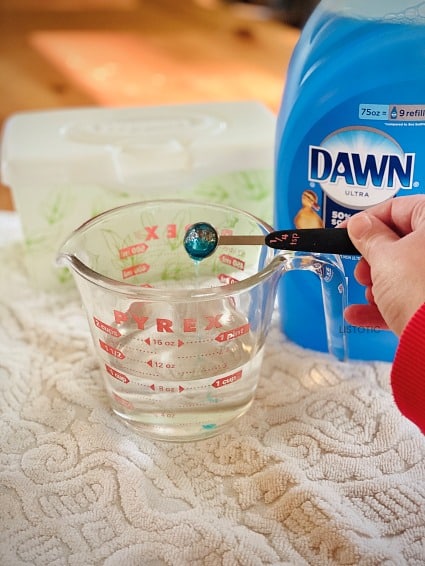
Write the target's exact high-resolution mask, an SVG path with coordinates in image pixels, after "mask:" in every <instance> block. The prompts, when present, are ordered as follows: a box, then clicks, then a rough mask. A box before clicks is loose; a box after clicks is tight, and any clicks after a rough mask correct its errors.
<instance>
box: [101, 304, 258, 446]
mask: <svg viewBox="0 0 425 566" xmlns="http://www.w3.org/2000/svg"><path fill="white" fill-rule="evenodd" d="M220 303H221V304H222V303H223V302H222V301H221V302H220ZM171 308H172V307H170V309H171ZM191 309H192V310H193V306H192V307H191ZM197 309H199V312H197V317H196V319H195V318H188V314H187V312H186V313H185V312H184V310H185V309H184V307H183V311H182V312H180V316H177V320H176V312H175V310H174V311H173V313H172V315H171V314H167V315H165V316H163V317H162V318H159V319H158V317H156V318H154V319H153V321H152V324H151V325H146V328H145V329H144V330H143V331H140V329H137V330H136V329H134V328H133V325H131V324H130V325H127V326H122V327H121V328H120V333H121V336H120V338H118V339H116V340H114V341H109V344H108V345H106V347H105V346H104V345H101V349H100V352H101V357H102V359H103V361H104V375H105V380H106V386H107V389H108V391H109V394H110V397H111V400H112V408H113V410H114V411H115V413H117V414H118V415H119V416H120V417H122V418H124V419H125V420H126V422H127V423H128V424H130V425H132V426H133V427H135V428H136V429H138V431H139V432H142V433H143V434H144V435H147V436H150V437H151V438H158V439H162V440H169V441H175V442H176V441H184V440H192V439H201V438H207V437H210V436H213V435H215V434H217V433H219V432H221V431H222V430H223V428H225V427H227V426H228V425H229V424H230V423H232V422H233V421H234V420H235V419H237V418H238V417H240V416H241V415H243V414H244V413H245V412H246V411H247V410H248V409H249V407H250V405H251V403H252V400H253V397H254V394H255V390H256V387H257V383H258V378H259V373H260V368H261V362H262V357H263V348H262V347H260V349H258V340H257V337H256V336H255V335H254V333H253V331H252V329H251V328H250V325H249V323H248V321H247V319H246V318H245V317H243V316H242V315H241V314H240V313H238V312H237V311H236V310H235V309H234V308H232V307H231V305H229V304H227V305H226V309H225V310H224V309H223V308H222V312H221V314H220V317H219V318H218V317H217V316H216V318H215V320H216V321H218V320H219V321H220V327H219V328H214V327H213V328H209V329H208V325H209V326H213V324H212V322H211V321H212V320H213V317H212V315H211V305H210V304H209V303H206V304H205V305H202V303H201V304H200V305H197ZM167 316H168V317H170V318H166V317H167ZM171 316H172V317H173V319H172V318H171ZM147 318H148V317H147ZM151 318H152V317H151ZM158 320H160V321H164V320H168V321H171V320H173V324H174V323H176V324H174V325H175V327H176V328H175V329H174V327H173V326H171V325H170V326H169V328H168V330H172V332H171V331H168V332H164V326H161V327H160V328H161V330H162V331H161V332H158ZM188 320H193V321H195V320H203V321H205V320H207V321H208V320H209V321H210V322H209V323H208V322H207V323H203V324H204V327H205V326H206V328H204V327H202V328H198V329H196V331H195V325H196V323H195V322H193V325H194V326H193V327H192V328H190V327H189V330H191V329H192V330H193V332H190V331H189V332H183V331H180V330H179V328H181V326H182V325H183V326H184V325H185V321H188ZM161 324H164V323H163V322H162V323H161ZM186 324H187V322H186Z"/></svg>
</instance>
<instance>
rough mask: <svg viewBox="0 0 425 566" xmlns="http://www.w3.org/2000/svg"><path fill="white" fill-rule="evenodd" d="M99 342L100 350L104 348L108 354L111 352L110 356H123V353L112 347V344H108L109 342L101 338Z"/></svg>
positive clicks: (120, 357)
mask: <svg viewBox="0 0 425 566" xmlns="http://www.w3.org/2000/svg"><path fill="white" fill-rule="evenodd" d="M99 344H100V347H101V348H102V350H105V352H108V354H111V356H114V357H115V358H118V359H119V360H123V359H124V358H125V355H124V354H123V353H122V352H121V351H120V350H117V349H116V348H113V347H112V346H110V345H109V344H107V343H106V342H104V341H103V340H100V339H99Z"/></svg>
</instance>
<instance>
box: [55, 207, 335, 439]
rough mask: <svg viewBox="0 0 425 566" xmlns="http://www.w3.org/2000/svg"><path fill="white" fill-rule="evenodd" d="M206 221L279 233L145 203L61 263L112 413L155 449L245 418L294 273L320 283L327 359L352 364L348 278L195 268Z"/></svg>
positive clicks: (116, 215)
mask: <svg viewBox="0 0 425 566" xmlns="http://www.w3.org/2000/svg"><path fill="white" fill-rule="evenodd" d="M200 220H205V221H207V222H209V223H211V224H213V225H214V227H215V228H216V230H217V231H218V233H220V234H252V235H265V234H267V233H269V232H271V231H272V227H271V226H269V225H267V224H265V223H264V222H262V221H261V220H259V219H257V218H255V217H254V216H252V215H251V214H248V213H246V212H243V211H241V210H236V209H233V208H230V207H226V206H221V205H215V204H206V203H194V202H186V201H179V200H159V201H146V202H139V203H135V204H130V205H126V206H122V207H118V208H115V209H113V210H110V211H107V212H105V213H103V214H100V215H98V216H96V217H95V218H93V219H91V220H89V221H88V222H86V223H85V224H83V225H82V226H80V227H79V228H78V229H77V230H75V231H74V232H73V233H72V234H71V235H70V236H69V238H68V239H67V241H66V242H65V243H64V244H63V246H62V247H61V249H60V251H59V254H58V258H57V261H58V264H59V265H65V266H67V267H69V268H71V271H72V273H73V276H74V280H75V283H76V285H77V287H78V290H79V292H80V294H81V298H82V301H83V305H84V307H85V310H86V314H87V318H88V322H89V326H90V330H91V334H92V338H93V343H94V346H95V349H96V352H97V355H98V359H99V362H100V365H101V369H102V373H103V378H104V383H105V387H106V390H107V392H108V395H109V398H110V402H111V406H112V409H113V411H114V412H115V413H116V414H117V415H119V416H120V417H122V418H123V419H124V420H125V421H126V422H127V423H128V424H130V425H132V426H133V427H135V428H136V429H138V430H139V431H140V432H141V433H143V434H145V435H147V436H149V437H151V438H158V439H163V440H168V441H183V440H195V439H201V438H206V437H209V436H212V435H215V434H217V433H218V432H220V431H221V430H223V429H224V428H225V427H227V426H228V425H229V424H230V423H231V422H233V421H234V420H235V419H236V418H238V417H240V416H241V415H242V414H243V413H245V412H246V411H247V410H248V408H249V406H250V405H251V403H252V401H253V398H254V394H255V390H256V387H257V383H258V379H259V375H260V367H261V363H262V358H263V351H264V342H265V339H266V336H267V332H268V330H269V327H270V321H271V317H272V313H273V310H274V303H275V296H276V290H277V285H278V282H279V279H280V277H281V276H282V274H283V273H285V272H287V271H290V270H293V269H306V270H310V271H312V272H314V273H315V274H317V275H318V276H319V277H320V280H321V282H322V289H323V298H324V307H325V313H326V320H327V326H328V337H329V349H330V351H331V352H332V353H333V354H334V355H335V356H337V357H338V358H343V357H344V353H345V344H344V333H343V332H341V328H342V327H343V323H342V320H343V318H342V316H343V308H344V304H345V277H344V274H343V272H342V270H341V267H340V264H339V262H338V259H337V258H336V257H334V256H325V257H321V256H320V255H318V254H314V255H312V254H306V253H296V254H294V253H282V252H278V251H276V250H273V249H271V248H269V247H267V246H266V245H263V246H261V245H257V246H243V245H241V246H238V245H233V246H219V247H218V249H217V250H216V252H215V253H214V254H213V255H211V256H210V257H208V258H206V259H204V260H203V261H201V262H195V261H193V260H192V259H191V258H190V257H189V256H188V254H187V252H186V251H185V249H184V245H183V239H184V235H185V231H186V229H187V228H188V226H190V225H191V224H193V223H195V222H198V221H200Z"/></svg>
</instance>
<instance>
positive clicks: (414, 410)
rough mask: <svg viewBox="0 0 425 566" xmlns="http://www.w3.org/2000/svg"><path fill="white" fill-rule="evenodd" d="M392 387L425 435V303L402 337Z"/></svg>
mask: <svg viewBox="0 0 425 566" xmlns="http://www.w3.org/2000/svg"><path fill="white" fill-rule="evenodd" d="M391 386H392V389H393V394H394V400H395V402H396V404H397V407H398V408H399V409H400V411H401V412H402V413H403V415H404V416H405V417H407V418H408V419H409V420H411V421H413V422H414V423H415V424H416V425H417V426H418V427H419V428H420V429H421V431H422V432H423V433H424V434H425V303H424V304H423V305H422V306H421V307H420V308H419V309H418V310H417V311H416V313H415V314H414V315H413V316H412V318H411V319H410V321H409V322H408V324H407V326H406V328H405V329H404V331H403V333H402V335H401V337H400V343H399V345H398V348H397V351H396V354H395V358H394V363H393V367H392V371H391Z"/></svg>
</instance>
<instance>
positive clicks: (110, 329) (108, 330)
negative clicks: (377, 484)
mask: <svg viewBox="0 0 425 566" xmlns="http://www.w3.org/2000/svg"><path fill="white" fill-rule="evenodd" d="M93 321H94V323H95V325H96V326H97V328H100V330H103V332H106V334H110V335H111V336H115V338H119V337H120V336H121V332H120V331H119V330H118V329H117V328H114V327H113V326H109V324H105V323H104V322H102V321H101V320H99V319H98V318H96V317H95V316H94V317H93Z"/></svg>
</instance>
